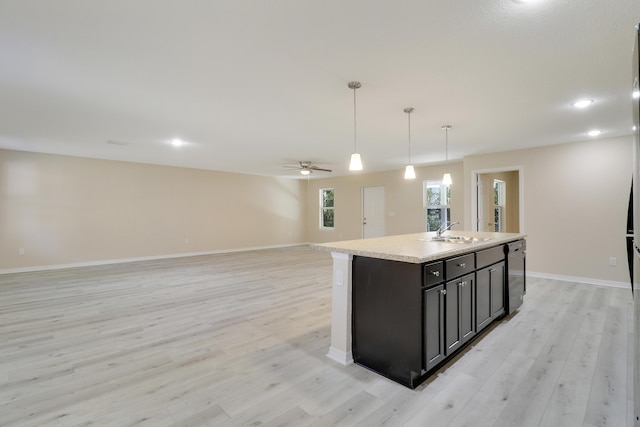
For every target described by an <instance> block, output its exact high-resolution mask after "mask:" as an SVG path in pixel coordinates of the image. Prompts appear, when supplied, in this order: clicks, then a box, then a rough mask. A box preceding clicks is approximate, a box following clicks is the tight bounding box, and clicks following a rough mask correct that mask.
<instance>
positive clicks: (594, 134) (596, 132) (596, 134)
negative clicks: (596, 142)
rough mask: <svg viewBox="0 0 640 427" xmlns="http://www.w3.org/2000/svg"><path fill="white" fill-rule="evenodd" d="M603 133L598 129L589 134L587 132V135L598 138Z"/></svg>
mask: <svg viewBox="0 0 640 427" xmlns="http://www.w3.org/2000/svg"><path fill="white" fill-rule="evenodd" d="M601 133H602V131H601V130H598V129H594V130H590V131H589V132H587V135H589V136H598V135H600V134H601Z"/></svg>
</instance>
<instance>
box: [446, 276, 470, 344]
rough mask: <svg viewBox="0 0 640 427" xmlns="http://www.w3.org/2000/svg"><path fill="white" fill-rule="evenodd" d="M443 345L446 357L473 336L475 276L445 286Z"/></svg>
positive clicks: (462, 278)
mask: <svg viewBox="0 0 640 427" xmlns="http://www.w3.org/2000/svg"><path fill="white" fill-rule="evenodd" d="M445 291H446V294H445V307H446V311H445V318H446V325H445V340H446V341H445V344H446V348H447V355H449V354H451V353H453V352H454V351H456V350H457V349H458V348H460V346H461V345H462V344H464V343H465V342H466V341H468V340H469V339H470V338H471V337H472V336H474V335H475V329H476V328H475V308H474V306H475V274H474V273H472V274H467V275H466V276H462V277H460V278H459V279H456V280H452V281H450V282H447V283H446V284H445Z"/></svg>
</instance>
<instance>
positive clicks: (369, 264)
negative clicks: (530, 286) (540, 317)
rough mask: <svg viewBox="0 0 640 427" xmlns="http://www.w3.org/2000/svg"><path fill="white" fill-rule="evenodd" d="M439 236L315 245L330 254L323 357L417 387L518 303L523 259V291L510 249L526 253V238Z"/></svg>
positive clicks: (515, 235) (458, 233)
mask: <svg viewBox="0 0 640 427" xmlns="http://www.w3.org/2000/svg"><path fill="white" fill-rule="evenodd" d="M435 237H436V236H435V233H415V234H405V235H399V236H388V237H380V238H373V239H360V240H350V241H341V242H331V243H323V244H316V245H313V246H312V247H313V248H315V249H318V250H324V251H330V252H331V255H332V257H333V285H332V318H331V347H330V349H329V353H328V357H330V358H331V359H333V360H336V361H338V362H340V363H342V364H345V365H346V364H349V363H352V362H354V361H355V362H356V363H358V364H360V365H363V366H365V367H367V368H369V369H372V370H374V371H376V372H378V373H380V374H382V375H385V376H387V377H389V378H391V379H393V380H395V381H397V382H399V383H401V384H404V385H406V386H408V387H411V388H414V387H416V386H417V385H418V384H419V383H420V382H422V381H423V380H424V379H425V378H426V377H427V376H428V374H429V373H430V372H433V370H434V369H436V368H437V367H438V366H440V365H442V364H443V363H444V362H446V361H447V360H449V359H450V358H451V357H452V356H453V354H455V353H456V352H457V351H459V350H460V349H462V348H463V347H464V346H465V345H466V344H468V342H469V340H470V339H472V338H473V337H474V336H475V335H476V334H477V333H478V332H480V331H481V330H482V329H484V328H485V327H486V326H488V325H489V324H490V323H491V322H493V321H494V320H496V319H498V318H500V317H503V316H504V315H505V314H506V313H510V312H512V311H513V310H515V308H517V306H519V304H520V303H521V301H522V295H523V294H524V277H525V275H524V262H523V263H522V266H521V267H519V269H520V271H519V272H516V274H515V276H516V278H515V279H514V280H513V282H514V283H513V284H516V282H518V281H520V282H521V287H522V292H521V293H520V294H518V293H512V292H510V291H509V284H508V282H509V276H510V275H511V273H509V274H508V273H507V272H508V269H509V266H508V262H509V261H508V260H509V259H510V257H509V256H508V253H509V250H512V251H520V253H522V254H524V248H525V245H524V238H525V235H524V234H519V233H483V232H470V231H455V232H452V231H450V232H448V233H446V235H445V237H446V239H445V240H443V241H434V240H433V239H434V238H435ZM523 256H524V255H523ZM522 259H523V261H524V258H522ZM514 265H515V263H514ZM518 276H519V279H518ZM510 295H511V299H512V301H509V298H510V297H509V296H510ZM510 306H511V307H510Z"/></svg>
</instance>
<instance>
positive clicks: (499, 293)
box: [476, 261, 505, 332]
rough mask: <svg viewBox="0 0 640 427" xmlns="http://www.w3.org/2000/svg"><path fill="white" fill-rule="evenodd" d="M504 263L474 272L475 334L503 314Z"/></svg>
mask: <svg viewBox="0 0 640 427" xmlns="http://www.w3.org/2000/svg"><path fill="white" fill-rule="evenodd" d="M504 278H505V263H504V261H502V262H499V263H497V264H494V265H492V266H490V267H486V268H483V269H481V270H478V271H477V272H476V332H480V331H481V330H482V329H484V328H485V327H486V326H488V325H489V324H490V323H491V322H492V321H493V320H494V319H496V318H498V317H499V316H501V315H502V314H503V313H504V285H505V283H504Z"/></svg>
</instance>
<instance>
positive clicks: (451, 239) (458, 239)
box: [425, 236, 493, 244]
mask: <svg viewBox="0 0 640 427" xmlns="http://www.w3.org/2000/svg"><path fill="white" fill-rule="evenodd" d="M491 240H493V239H492V238H490V237H468V236H442V237H434V238H432V239H429V240H425V241H427V242H445V243H461V244H473V243H483V242H489V241H491Z"/></svg>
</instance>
